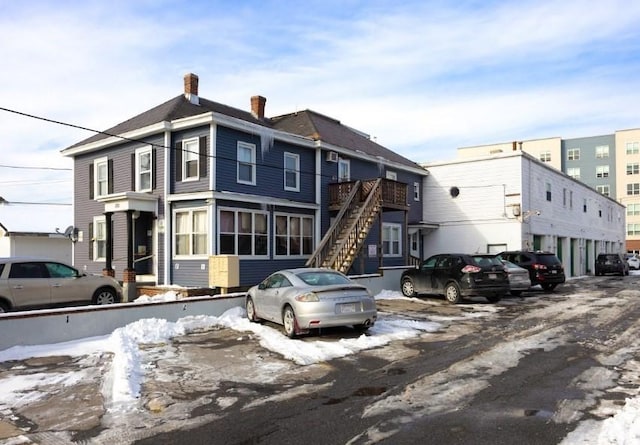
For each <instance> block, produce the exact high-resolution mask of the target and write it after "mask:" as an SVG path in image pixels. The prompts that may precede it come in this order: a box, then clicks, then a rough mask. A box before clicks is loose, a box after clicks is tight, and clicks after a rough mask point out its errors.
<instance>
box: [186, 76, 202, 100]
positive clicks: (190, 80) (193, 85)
mask: <svg viewBox="0 0 640 445" xmlns="http://www.w3.org/2000/svg"><path fill="white" fill-rule="evenodd" d="M184 97H186V98H187V99H189V101H190V102H191V103H193V104H196V105H199V104H200V99H198V76H197V75H196V74H193V73H187V74H185V75H184Z"/></svg>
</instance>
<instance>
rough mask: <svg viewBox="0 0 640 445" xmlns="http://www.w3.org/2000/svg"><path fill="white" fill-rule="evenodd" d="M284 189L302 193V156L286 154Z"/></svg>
mask: <svg viewBox="0 0 640 445" xmlns="http://www.w3.org/2000/svg"><path fill="white" fill-rule="evenodd" d="M284 189H285V190H288V191H290V192H299V191H300V155H297V154H295V153H285V154H284Z"/></svg>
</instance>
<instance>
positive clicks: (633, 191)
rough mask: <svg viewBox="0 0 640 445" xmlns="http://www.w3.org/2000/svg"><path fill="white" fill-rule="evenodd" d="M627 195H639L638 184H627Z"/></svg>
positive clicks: (639, 186) (639, 185)
mask: <svg viewBox="0 0 640 445" xmlns="http://www.w3.org/2000/svg"><path fill="white" fill-rule="evenodd" d="M627 195H629V196H630V195H640V184H639V183H637V182H636V183H634V184H627Z"/></svg>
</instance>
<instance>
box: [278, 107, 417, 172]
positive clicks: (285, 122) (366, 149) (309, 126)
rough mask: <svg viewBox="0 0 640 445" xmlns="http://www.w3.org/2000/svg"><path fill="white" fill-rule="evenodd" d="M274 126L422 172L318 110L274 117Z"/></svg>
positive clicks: (407, 161)
mask: <svg viewBox="0 0 640 445" xmlns="http://www.w3.org/2000/svg"><path fill="white" fill-rule="evenodd" d="M271 123H272V125H273V128H274V129H276V130H281V131H284V132H287V133H293V134H297V135H299V136H304V137H308V138H311V139H314V140H317V141H322V142H325V143H327V144H331V145H335V146H338V147H342V148H346V149H350V150H355V151H360V152H363V153H366V154H368V155H370V156H374V157H377V158H383V159H386V160H388V161H392V162H396V163H398V164H402V165H406V166H407V167H412V168H419V169H422V167H421V166H420V165H419V164H417V163H415V162H413V161H411V160H409V159H407V158H405V157H404V156H401V155H399V154H398V153H396V152H394V151H392V150H389V149H388V148H385V147H383V146H382V145H380V144H378V143H376V142H374V141H372V140H371V139H370V138H369V136H368V135H366V134H364V133H362V132H359V131H357V130H354V129H353V128H350V127H348V126H346V125H343V124H342V123H340V121H339V120H336V119H333V118H330V117H328V116H325V115H323V114H320V113H317V112H315V111H311V110H304V111H298V112H295V113H291V114H285V115H282V116H276V117H272V118H271ZM425 174H426V171H425Z"/></svg>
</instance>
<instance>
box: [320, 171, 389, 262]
mask: <svg viewBox="0 0 640 445" xmlns="http://www.w3.org/2000/svg"><path fill="white" fill-rule="evenodd" d="M381 181H382V179H380V178H378V179H376V180H375V182H371V181H368V182H366V183H365V184H364V186H363V189H364V190H363V192H364V193H367V195H366V196H367V198H366V199H365V201H364V203H363V204H362V205H360V206H358V207H356V208H354V209H353V210H352V212H351V213H350V214H349V217H348V218H347V219H348V221H349V222H350V224H349V225H348V226H346V227H345V228H344V229H343V232H341V236H340V237H339V238H338V239H337V241H336V244H335V248H334V249H333V250H332V251H331V252H332V255H330V256H328V257H327V258H326V259H325V261H324V262H323V266H324V267H331V268H332V269H336V270H339V271H340V272H343V273H346V272H347V271H348V270H349V268H351V265H352V264H353V262H354V261H355V259H356V257H357V256H358V253H359V252H360V250H361V249H362V246H363V245H364V241H365V239H366V238H367V235H368V234H369V231H370V230H371V226H372V225H373V223H374V221H375V219H376V218H375V217H376V215H377V214H378V213H379V212H380V206H381V202H382V192H381V187H380V183H381ZM367 189H369V190H367Z"/></svg>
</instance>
